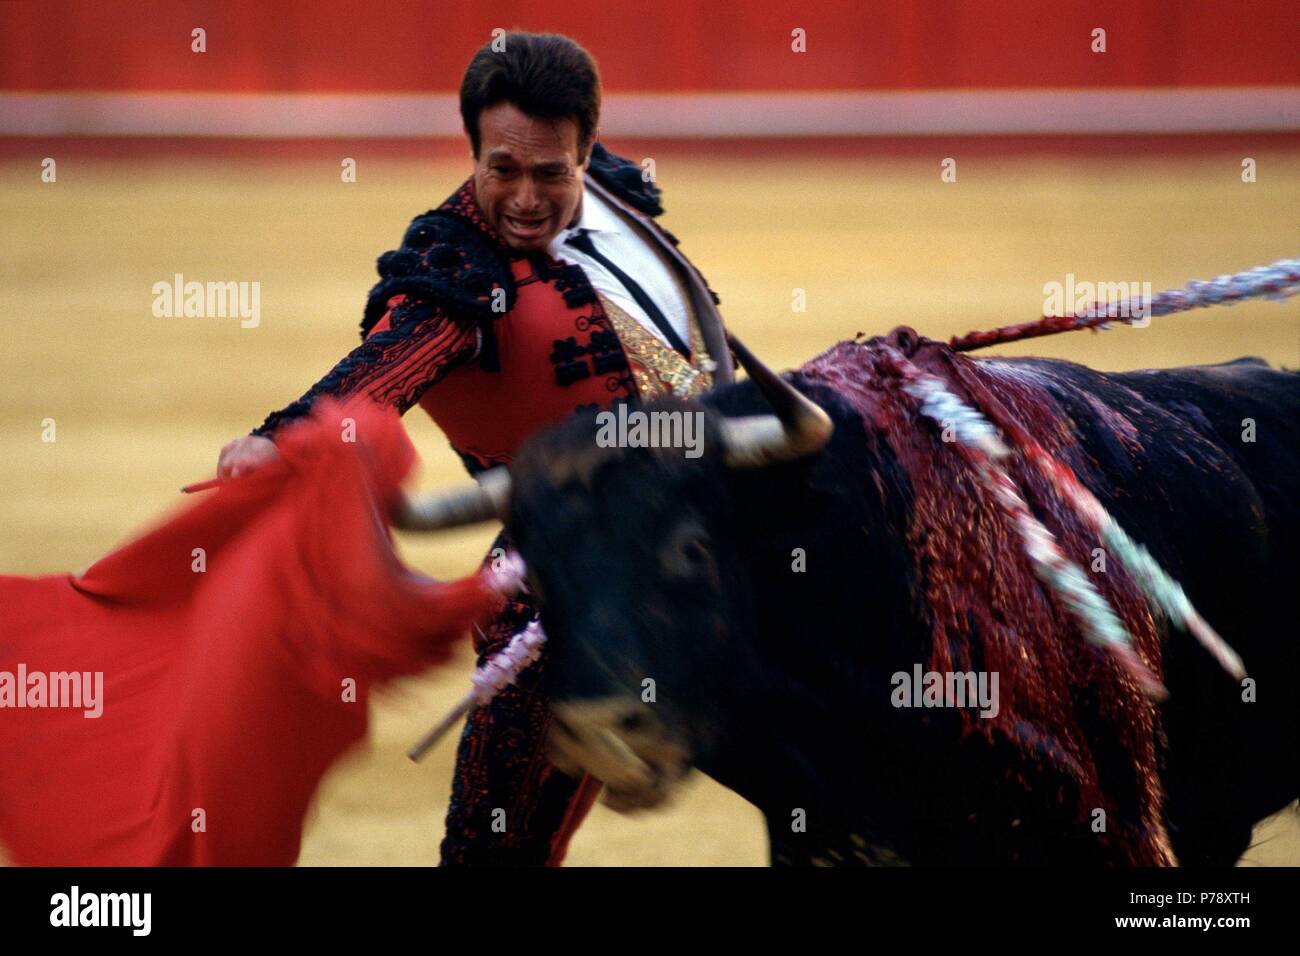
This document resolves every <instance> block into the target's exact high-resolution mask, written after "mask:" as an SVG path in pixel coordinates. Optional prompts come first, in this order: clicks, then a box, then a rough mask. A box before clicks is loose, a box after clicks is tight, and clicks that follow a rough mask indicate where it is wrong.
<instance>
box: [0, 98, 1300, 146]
mask: <svg viewBox="0 0 1300 956" xmlns="http://www.w3.org/2000/svg"><path fill="white" fill-rule="evenodd" d="M1297 129H1300V86H1291V87H1240V88H1236V87H1232V88H1194V89H1121V90H1077V89H1061V90H987V91H942V90H926V91H912V92H896V93H878V92H877V93H868V92H852V91H827V92H813V93H612V94H609V95H608V96H607V97H606V99H605V106H604V115H603V116H602V117H601V132H602V134H603V135H606V136H638V137H650V138H661V137H686V138H692V137H718V136H735V137H769V136H793V137H798V136H926V135H939V134H955V135H966V134H969V135H978V134H984V135H988V134H995V135H996V134H1002V135H1014V134H1075V133H1085V134H1089V133H1091V134H1115V133H1200V132H1248V131H1249V132H1284V131H1292V130H1297ZM0 135H6V136H180V137H185V136H226V137H255V138H260V137H267V138H294V139H297V138H325V139H329V138H335V137H362V138H365V137H395V138H408V137H409V138H415V137H438V136H441V137H454V136H459V135H461V128H460V114H459V112H458V107H457V98H456V96H455V94H452V93H427V94H426V93H409V94H402V93H325V94H321V93H256V94H250V93H95V92H79V93H0Z"/></svg>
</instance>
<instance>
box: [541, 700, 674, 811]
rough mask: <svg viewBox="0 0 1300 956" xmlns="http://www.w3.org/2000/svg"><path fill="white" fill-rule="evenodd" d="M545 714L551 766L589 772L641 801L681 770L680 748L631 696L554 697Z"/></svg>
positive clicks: (658, 795) (656, 794) (659, 793)
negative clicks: (549, 727)
mask: <svg viewBox="0 0 1300 956" xmlns="http://www.w3.org/2000/svg"><path fill="white" fill-rule="evenodd" d="M551 716H552V721H551V722H552V730H551V735H550V750H551V759H552V761H553V762H554V763H555V765H556V766H557V767H559V768H560V769H561V770H564V771H566V772H569V773H576V772H583V773H589V774H591V775H592V776H594V777H596V778H597V779H598V780H600V781H602V782H603V783H605V784H606V785H607V786H608V787H609V788H610V790H611V791H615V792H620V793H625V794H638V795H640V796H639V797H638V800H640V802H641V803H642V805H645V806H650V805H653V804H654V803H656V802H658V801H659V800H661V799H662V798H663V796H664V795H665V793H666V788H667V787H669V786H671V784H672V783H674V782H675V781H676V780H678V779H679V778H680V777H681V776H682V775H683V774H684V773H685V770H686V767H687V764H688V758H687V754H686V751H685V749H684V748H683V747H681V746H680V745H679V744H677V743H675V742H674V741H673V740H671V739H670V737H669V735H668V734H667V732H666V731H665V729H664V726H663V722H662V721H660V720H659V718H658V716H657V715H655V714H654V713H653V710H652V708H651V706H650V705H648V704H645V703H643V702H642V701H641V700H640V699H638V698H636V697H625V696H617V697H605V698H598V699H583V700H568V701H557V702H554V703H552V704H551Z"/></svg>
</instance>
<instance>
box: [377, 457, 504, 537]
mask: <svg viewBox="0 0 1300 956" xmlns="http://www.w3.org/2000/svg"><path fill="white" fill-rule="evenodd" d="M509 498H510V472H509V470H507V469H506V468H505V467H504V466H502V467H499V468H491V469H489V470H488V471H485V472H483V474H482V475H480V476H479V478H478V481H476V482H472V483H469V484H466V485H463V486H461V487H459V488H453V489H451V490H450V491H443V492H435V493H433V494H429V495H421V496H416V497H411V496H408V495H406V494H403V495H402V496H401V498H400V499H399V500H398V502H397V504H396V506H395V507H394V508H393V510H392V512H391V513H390V515H389V518H390V520H391V521H392V523H393V527H395V528H401V529H402V530H404V531H440V530H442V529H443V528H460V527H463V526H465V525H471V524H478V523H479V522H482V521H492V520H495V519H504V517H505V514H506V503H507V501H509Z"/></svg>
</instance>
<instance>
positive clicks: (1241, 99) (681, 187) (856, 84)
mask: <svg viewBox="0 0 1300 956" xmlns="http://www.w3.org/2000/svg"><path fill="white" fill-rule="evenodd" d="M514 28H519V29H527V30H533V31H552V32H560V33H565V34H568V35H570V36H572V37H574V38H575V39H577V40H578V41H579V42H580V43H582V44H583V45H584V46H586V47H587V48H588V49H589V50H590V51H591V52H592V54H593V55H594V56H595V57H596V59H597V60H598V62H599V64H600V68H601V72H602V76H603V78H604V82H605V88H606V105H605V110H604V117H603V120H602V139H603V140H604V141H605V143H606V145H607V146H609V147H610V148H611V149H613V150H614V151H615V152H619V153H622V154H623V155H625V156H628V157H630V158H632V159H635V160H636V161H638V162H643V161H645V160H653V163H654V169H655V177H656V179H657V181H658V183H659V185H660V186H661V187H662V188H663V190H664V200H665V206H666V208H667V214H666V215H665V217H664V218H663V220H662V221H663V222H664V223H665V225H666V226H667V227H668V228H669V229H670V230H672V231H673V232H674V233H675V234H677V235H678V236H679V237H680V238H681V240H682V244H683V248H684V249H685V251H686V252H687V254H688V255H689V256H690V257H691V258H692V260H693V261H694V262H695V263H696V264H697V265H698V266H699V267H700V268H701V270H702V271H703V272H704V274H705V275H706V276H707V277H708V279H709V281H710V284H711V285H712V286H713V288H714V289H716V290H717V291H718V293H719V294H720V295H721V297H722V306H723V313H724V316H725V317H726V319H727V321H728V323H729V325H730V326H731V327H732V328H733V329H735V330H736V331H737V333H738V334H739V335H740V336H741V337H742V338H743V339H744V340H745V341H746V342H748V343H749V344H751V346H753V347H755V348H756V349H757V350H758V351H759V352H760V354H762V355H764V356H765V357H766V358H767V359H768V360H769V361H770V362H771V363H772V364H774V365H776V366H778V367H791V366H795V365H798V364H799V363H801V362H803V361H805V360H807V359H808V358H811V357H812V356H814V355H816V354H818V353H820V352H822V351H823V350H825V349H826V348H828V347H830V346H831V345H832V344H833V343H835V342H836V341H837V340H839V339H842V338H847V337H852V336H853V335H855V334H856V333H858V332H865V333H867V334H869V335H870V334H878V333H884V332H886V331H888V330H889V329H891V328H893V327H894V326H896V325H900V324H905V325H910V326H913V327H914V328H916V329H917V330H918V331H920V332H922V333H923V334H926V335H929V336H932V337H934V338H946V337H948V336H950V335H953V334H958V333H961V332H965V331H968V330H970V329H975V328H991V327H994V326H998V325H1003V324H1007V323H1011V322H1021V321H1025V320H1029V319H1032V318H1034V317H1036V316H1038V315H1040V314H1041V313H1042V311H1043V306H1044V303H1043V299H1044V291H1043V286H1044V284H1045V283H1047V282H1060V283H1065V282H1066V281H1067V276H1069V275H1073V276H1074V277H1075V279H1076V281H1106V282H1114V281H1137V282H1150V283H1151V284H1152V288H1153V289H1154V290H1156V291H1159V290H1161V289H1165V288H1171V287H1175V286H1179V285H1182V284H1184V283H1185V282H1186V281H1187V280H1189V279H1193V278H1202V279H1204V278H1210V277H1213V276H1215V275H1218V274H1220V273H1225V272H1236V271H1240V270H1243V269H1246V268H1249V267H1251V266H1254V265H1258V264H1264V263H1270V262H1273V261H1275V260H1277V259H1281V258H1284V257H1291V256H1296V255H1297V254H1300V188H1298V187H1300V58H1298V57H1297V53H1296V51H1297V50H1300V26H1298V20H1297V17H1296V15H1295V7H1294V4H1293V3H1288V2H1284V0H1238V2H1233V3H1222V2H1214V0H1187V2H1174V0H1096V2H1081V0H1057V2H1054V3H1051V4H1041V3H1038V2H1034V0H931V2H920V0H918V2H915V3H908V2H901V0H892V2H875V3H870V4H867V3H861V2H834V0H832V2H822V3H817V4H807V3H793V2H784V0H767V2H764V3H762V4H753V3H742V2H707V3H705V2H700V3H692V2H683V0H661V2H658V3H654V4H630V3H629V4H619V3H611V2H608V0H603V2H594V0H566V2H565V3H564V4H562V5H557V6H556V7H554V8H551V6H550V5H548V4H542V3H527V2H500V3H495V4H491V5H488V4H483V3H475V2H464V0H448V2H433V3H399V2H393V0H368V2H364V3H362V2H352V0H345V2H322V0H313V2H310V3H308V2H305V0H286V2H282V3H277V4H262V3H256V2H251V0H231V2H216V0H210V2H199V0H189V2H187V0H180V2H175V0H173V2H160V0H138V2H133V3H129V4H128V3H116V2H103V0H97V2H81V0H62V2H59V0H55V2H42V3H35V2H26V0H18V2H8V3H3V4H0V448H3V449H4V453H3V454H0V571H3V572H4V573H9V574H40V573H53V572H61V571H69V570H74V569H77V568H80V567H82V566H84V565H85V564H87V563H89V562H90V561H91V560H93V559H95V558H96V557H98V556H100V555H102V554H103V553H104V552H106V551H107V550H109V549H110V548H111V547H112V546H113V545H114V544H115V543H116V542H117V541H119V540H121V539H122V538H123V536H125V535H128V534H131V533H133V532H134V531H136V530H138V529H140V528H141V527H142V526H144V525H145V524H147V523H149V522H152V521H154V520H156V519H157V518H158V516H159V515H160V514H162V513H165V512H166V511H167V510H168V509H171V508H174V507H176V506H178V505H179V504H180V503H181V502H180V501H179V497H180V496H179V495H178V494H177V491H176V489H177V488H178V486H179V485H181V484H184V483H186V482H190V481H195V480H198V479H201V478H204V477H207V476H209V475H210V474H211V473H212V472H213V469H214V466H215V464H216V458H217V453H218V451H219V449H220V448H221V446H222V445H223V444H224V443H225V442H226V441H228V440H229V439H231V438H233V437H235V436H237V435H240V434H243V433H246V432H247V431H248V430H249V429H250V428H252V427H254V426H255V425H257V424H259V423H260V422H261V421H262V419H263V417H264V416H265V415H266V414H267V413H268V412H270V411H272V410H273V409H275V408H278V407H281V406H282V405H284V404H287V403H288V402H289V401H291V400H292V399H294V398H296V397H297V396H298V395H299V394H300V393H301V392H303V391H304V390H305V389H306V388H307V387H308V386H309V385H311V383H312V382H314V381H315V380H316V379H317V378H318V377H319V376H320V375H322V374H324V372H326V371H327V370H328V369H329V368H330V367H331V366H332V364H333V363H334V362H335V361H336V360H337V359H338V358H340V357H341V356H343V355H344V354H345V353H346V352H348V351H349V350H350V349H351V348H352V347H353V346H354V345H355V344H356V342H357V341H358V339H357V324H358V322H359V321H360V318H361V310H362V305H363V303H364V299H365V294H366V291H367V290H368V289H369V287H370V285H371V284H372V282H373V281H374V278H375V276H374V260H375V258H376V257H377V256H378V255H379V254H380V253H381V252H383V251H385V250H387V249H390V248H394V247H395V246H396V245H397V244H398V243H399V242H400V239H401V237H402V234H403V232H404V230H405V226H406V224H407V223H408V222H409V220H410V219H411V218H412V217H413V216H414V215H416V214H418V213H420V212H422V211H424V210H425V209H428V208H431V207H433V206H436V205H437V204H438V203H440V202H441V201H442V199H443V198H444V197H446V196H447V195H448V194H449V193H451V192H452V191H453V190H454V189H455V188H456V187H457V186H458V185H459V184H460V182H462V181H463V180H464V178H465V177H466V176H468V175H469V173H470V162H469V157H468V146H467V144H466V142H465V140H464V139H463V137H462V136H461V133H460V127H459V115H458V112H457V109H456V95H455V94H456V90H457V88H458V85H459V81H460V75H461V72H462V70H463V69H464V67H465V65H466V63H467V62H468V60H469V58H470V56H471V55H472V53H473V52H474V51H475V49H477V48H478V47H479V46H481V45H483V44H484V43H486V42H488V41H489V40H491V39H492V35H493V34H492V31H493V30H494V29H514ZM196 31H201V32H196ZM1098 31H1101V32H1098ZM348 160H352V161H353V162H354V164H355V171H356V175H355V181H353V182H349V181H345V178H344V176H343V175H342V172H343V169H344V165H345V163H346V161H348ZM945 169H946V170H948V171H949V175H948V176H947V177H946V179H947V180H949V181H945V177H944V176H943V175H942V174H943V173H944V171H945ZM953 172H955V178H954V177H953V176H952V173H953ZM176 273H181V274H183V275H184V276H185V278H186V280H197V281H201V282H202V281H237V282H242V281H247V282H258V283H260V285H261V314H260V321H259V322H258V324H257V325H256V327H251V328H244V327H241V323H240V321H239V320H238V319H235V318H202V319H195V318H188V319H187V318H156V317H155V316H154V315H153V312H152V307H151V306H152V301H153V294H152V291H151V290H152V286H153V284H154V283H155V282H159V281H163V282H170V281H171V280H172V277H173V276H174V275H175V274H176ZM796 290H802V292H803V294H804V295H805V296H806V309H805V310H804V311H795V310H794V308H793V303H794V302H795V299H796V296H795V291H796ZM995 351H996V350H995ZM1001 351H1003V352H1007V353H1016V354H1029V353H1033V354H1041V355H1051V356H1059V357H1065V358H1070V359H1073V360H1075V361H1079V362H1083V363H1086V364H1090V365H1093V366H1095V367H1098V368H1103V369H1125V368H1137V367H1159V366H1168V365H1180V364H1192V363H1200V362H1217V361H1222V360H1226V359H1231V358H1236V357H1238V356H1241V355H1258V356H1262V357H1264V358H1266V359H1268V360H1269V361H1271V362H1273V363H1275V364H1280V365H1285V366H1288V367H1293V368H1294V367H1297V366H1300V312H1298V310H1297V305H1296V303H1295V302H1294V301H1292V302H1290V303H1288V304H1285V305H1279V304H1273V303H1252V304H1247V305H1243V306H1238V307H1236V308H1233V309H1217V310H1206V311H1203V312H1200V313H1196V314H1192V315H1187V316H1180V317H1172V318H1168V319H1156V320H1153V321H1152V323H1151V325H1150V327H1149V328H1146V329H1142V330H1137V329H1128V328H1120V329H1117V330H1114V331H1111V332H1108V333H1105V334H1091V333H1076V334H1074V335H1070V336H1058V337H1055V338H1049V339H1044V340H1039V341H1037V342H1032V343H1026V344H1020V345H1015V346H1007V347H1004V348H1003V349H1002V350H1001ZM46 419H53V420H54V421H55V422H56V423H57V436H58V440H57V441H56V442H53V443H49V442H43V441H42V440H41V434H42V429H43V427H44V425H43V422H44V420H46ZM407 423H408V427H409V429H410V432H411V434H412V437H413V438H414V440H415V442H416V444H417V447H418V448H419V449H420V452H421V454H422V456H423V458H424V469H423V471H422V473H421V476H420V483H421V484H422V485H427V486H432V485H436V484H443V483H447V482H450V481H454V480H456V479H458V478H460V477H462V475H463V472H462V471H461V468H460V464H459V461H458V460H457V459H456V457H455V456H454V455H453V454H452V453H451V451H450V449H449V448H448V447H447V444H446V441H445V440H444V439H443V437H442V436H441V434H440V433H439V432H438V430H437V429H436V428H435V427H434V426H433V425H432V424H431V423H429V422H428V421H427V419H425V418H424V417H423V413H422V412H419V411H416V412H413V413H411V414H410V415H408V416H407ZM492 535H493V529H490V528H483V529H476V530H472V531H465V532H458V533H456V534H453V535H447V536H443V537H439V538H438V540H437V541H436V543H434V542H430V541H422V540H419V539H417V538H412V537H405V538H403V539H402V541H401V548H402V553H403V555H404V557H405V558H406V559H407V560H408V561H409V562H410V563H411V564H412V565H414V566H416V567H418V568H419V569H421V570H422V571H425V572H427V573H430V574H433V575H434V576H437V577H456V576H460V575H463V574H465V573H467V572H469V571H470V570H471V569H472V568H473V567H474V566H475V563H476V561H477V560H478V558H479V556H480V555H481V554H482V553H483V552H484V551H485V550H486V548H487V545H488V542H489V541H490V539H491V537H492ZM868 638H869V635H864V639H868ZM471 666H472V661H471V657H470V655H469V654H468V653H465V654H463V655H462V656H461V657H460V658H459V659H458V661H457V663H456V666H455V667H452V668H446V669H443V670H441V671H439V672H437V673H436V674H432V675H429V676H427V677H424V678H420V679H415V680H411V681H407V682H404V683H403V684H401V685H399V686H398V687H396V688H394V689H393V690H392V691H391V692H390V693H388V694H387V695H385V697H384V698H383V699H382V700H380V701H379V702H378V703H377V706H376V720H375V725H374V732H373V734H372V740H371V743H370V745H369V746H368V747H367V748H366V749H365V750H364V751H362V752H358V753H357V754H356V755H355V756H353V757H351V758H350V759H348V760H347V761H346V762H345V763H344V764H343V765H341V766H340V767H338V768H336V769H335V771H334V772H332V774H331V775H330V777H329V778H327V781H326V784H325V786H324V788H323V789H322V791H321V794H320V797H319V800H318V805H317V808H316V812H315V815H314V818H313V820H312V823H311V825H310V827H309V830H308V834H307V838H306V842H305V846H304V850H303V855H302V863H304V864H345V865H350V864H372V863H384V864H398V865H403V864H412V865H425V864H430V863H433V862H435V861H436V859H437V845H438V842H439V840H440V839H441V835H442V815H443V812H444V809H445V806H446V801H447V796H448V791H449V788H450V780H451V766H452V758H453V750H454V747H453V746H452V744H451V743H450V742H446V743H444V744H443V745H442V747H441V748H440V749H439V750H438V751H437V752H436V753H435V754H434V755H433V756H431V757H430V758H429V759H428V760H426V761H425V762H424V763H422V764H419V765H412V764H410V763H409V762H407V761H406V759H405V757H404V756H403V751H404V749H405V747H406V746H407V745H408V744H409V743H410V742H412V741H413V740H414V739H415V738H416V737H418V736H419V735H420V734H421V733H422V732H423V731H424V730H425V729H426V728H427V726H428V725H430V724H431V723H432V722H433V721H434V720H436V719H437V718H438V717H440V716H441V715H442V714H443V713H444V712H445V710H446V709H447V708H449V707H450V706H451V704H452V703H453V702H454V701H455V700H456V699H458V698H459V697H460V695H461V694H462V693H463V692H464V690H465V688H466V687H467V681H468V673H469V669H470V668H471ZM1279 756H1280V758H1281V759H1287V760H1294V759H1295V755H1294V754H1290V755H1279ZM1295 821H1296V813H1295V811H1294V808H1293V809H1292V811H1291V812H1289V813H1287V814H1283V815H1282V816H1281V817H1279V818H1275V819H1274V820H1273V821H1270V822H1269V823H1268V824H1266V825H1265V826H1263V827H1261V828H1260V830H1259V831H1258V833H1257V846H1255V847H1254V848H1252V850H1251V851H1250V853H1249V854H1248V855H1247V858H1246V860H1245V861H1244V862H1245V863H1246V864H1248V865H1249V864H1255V865H1259V864H1287V863H1289V864H1292V865H1294V864H1296V863H1300V840H1297V835H1296V832H1297V828H1296V824H1295ZM570 862H571V863H575V864H598V865H606V864H608V865H615V864H636V863H642V864H736V865H759V864H762V863H764V862H765V849H764V841H763V834H762V830H761V824H760V818H759V816H758V814H757V812H756V811H755V810H754V809H753V808H752V807H750V806H749V805H748V804H746V803H745V802H744V801H742V800H740V799H739V798H738V797H735V796H734V795H732V794H730V793H728V792H727V791H725V790H723V789H722V788H720V787H718V786H716V785H714V784H712V782H710V781H708V780H703V779H699V778H698V775H697V779H696V781H695V783H694V785H693V786H692V787H691V788H690V789H689V790H688V791H687V793H686V794H685V795H684V797H683V799H682V800H681V801H680V802H679V804H678V805H677V806H675V807H674V808H672V809H671V810H669V811H667V812H663V813H658V814H654V815H649V816H644V817H638V818H628V817H620V816H617V815H615V814H612V813H610V812H608V811H606V810H605V809H604V808H603V807H597V809H596V811H595V812H594V813H593V815H592V817H591V818H590V819H589V821H588V823H587V824H586V825H585V826H584V827H583V829H582V830H581V831H580V832H579V833H578V835H577V837H576V838H575V840H574V843H573V847H572V850H571V854H570Z"/></svg>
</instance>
